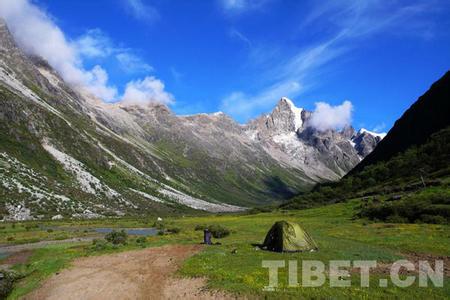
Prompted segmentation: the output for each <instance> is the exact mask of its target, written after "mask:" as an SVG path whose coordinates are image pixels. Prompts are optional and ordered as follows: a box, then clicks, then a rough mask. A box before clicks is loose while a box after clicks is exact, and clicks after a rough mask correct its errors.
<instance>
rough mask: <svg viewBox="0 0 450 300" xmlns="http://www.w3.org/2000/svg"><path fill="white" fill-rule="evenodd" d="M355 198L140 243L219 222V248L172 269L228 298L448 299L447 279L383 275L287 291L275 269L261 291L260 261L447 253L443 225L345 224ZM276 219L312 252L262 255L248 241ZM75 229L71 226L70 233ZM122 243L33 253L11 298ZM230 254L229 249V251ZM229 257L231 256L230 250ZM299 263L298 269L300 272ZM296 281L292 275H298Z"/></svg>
mask: <svg viewBox="0 0 450 300" xmlns="http://www.w3.org/2000/svg"><path fill="white" fill-rule="evenodd" d="M358 205H359V202H358V201H350V202H348V203H340V204H335V205H330V206H324V207H320V208H314V209H308V210H303V211H287V212H283V211H280V212H273V213H264V214H257V215H223V216H216V215H214V216H207V217H204V216H203V217H186V218H172V219H166V220H165V223H166V224H167V226H169V227H170V226H176V227H180V228H181V229H182V230H181V232H180V233H179V234H173V235H164V236H154V237H150V238H148V239H147V244H146V246H161V245H164V244H175V243H179V244H194V243H199V242H200V241H201V240H202V232H201V231H195V230H194V228H195V226H196V225H198V224H208V225H212V224H220V225H222V226H225V227H226V228H228V229H230V230H231V232H232V233H231V235H230V236H228V237H226V238H224V239H221V240H216V241H220V242H221V243H222V244H221V245H215V246H208V247H205V250H204V251H202V252H201V253H199V254H197V255H195V256H193V257H191V258H189V259H188V260H187V261H186V262H185V263H184V265H183V266H182V267H181V269H180V270H179V274H178V275H180V276H188V277H198V276H200V277H207V278H208V287H210V288H212V289H219V290H224V291H227V292H230V293H233V294H240V295H247V296H251V297H253V296H254V297H262V298H264V297H265V298H269V299H270V298H296V299H298V298H309V299H312V298H314V299H323V298H328V299H330V298H332V299H345V298H349V297H353V298H366V299H367V298H370V299H373V298H379V299H381V298H400V299H406V298H409V299H411V298H420V299H433V298H434V299H446V298H448V295H450V278H446V279H445V283H444V288H436V287H429V288H420V287H418V286H417V283H415V285H414V286H412V287H409V288H397V287H393V286H390V287H388V288H380V287H378V280H379V279H380V278H388V275H376V274H371V287H370V288H361V287H359V276H358V274H352V277H351V278H352V284H353V286H352V287H349V288H330V286H329V284H328V283H326V284H325V285H324V286H323V287H321V288H306V287H304V288H302V287H297V288H291V287H288V286H287V270H286V269H280V273H279V279H280V286H279V289H278V290H277V291H276V292H264V291H263V287H264V286H266V285H267V284H268V271H267V269H265V268H262V267H261V263H262V260H285V261H286V262H287V260H298V261H299V262H300V261H301V260H303V259H311V260H321V261H323V262H325V263H326V265H327V264H328V261H330V260H341V259H344V260H377V261H378V262H393V261H395V260H398V259H400V258H404V257H405V254H408V253H410V252H416V253H429V254H434V255H441V256H442V255H444V256H450V235H449V232H450V230H449V229H450V226H448V225H430V224H386V223H371V222H367V221H362V220H352V218H353V216H354V213H355V211H356V210H357V207H358ZM278 220H290V221H294V222H299V223H300V224H301V225H302V226H303V227H304V228H305V229H306V230H307V231H309V233H310V234H311V235H312V237H313V238H314V239H315V241H316V242H317V244H318V246H319V251H318V252H311V253H310V252H307V253H290V254H288V253H273V252H267V251H262V250H259V249H258V248H256V247H255V246H253V245H252V244H257V243H261V242H262V241H263V239H264V237H265V234H266V232H267V231H268V229H269V228H270V226H271V225H272V224H273V223H274V222H275V221H278ZM57 224H58V225H60V226H67V227H73V226H78V227H82V228H83V227H86V228H87V227H94V226H111V225H113V224H114V225H115V226H117V227H142V226H151V224H153V221H152V220H150V219H147V220H136V219H119V220H117V219H116V220H113V219H109V220H91V221H77V222H64V221H63V222H58V223H57ZM78 227H77V228H78ZM138 247H139V246H138V245H137V244H135V243H130V244H129V245H127V246H124V247H119V248H117V249H111V248H110V249H106V250H102V251H100V252H98V251H92V250H90V249H91V248H90V247H88V246H80V245H78V246H74V244H71V245H58V246H56V245H54V246H51V247H47V248H43V249H39V250H37V251H36V252H35V253H34V255H33V256H32V257H31V259H30V262H29V263H28V264H27V265H22V266H19V267H18V268H22V270H23V271H24V272H25V273H26V274H29V275H28V276H26V277H25V278H24V279H22V280H21V281H20V282H19V283H18V285H17V286H16V288H15V290H14V291H13V294H12V295H11V297H10V298H11V299H16V298H17V297H19V296H21V295H24V294H26V293H27V292H29V291H31V290H32V289H34V288H36V287H37V286H39V284H40V282H41V281H42V280H44V279H45V278H47V277H48V276H50V275H52V274H54V273H55V272H57V271H58V270H60V269H61V268H64V267H67V266H68V265H69V264H70V261H71V260H72V259H74V258H76V257H80V256H86V255H99V254H103V253H110V252H115V251H125V250H128V249H135V248H138ZM233 250H236V251H233ZM233 252H235V253H233ZM300 266H301V263H300V265H299V270H300ZM299 278H300V275H299Z"/></svg>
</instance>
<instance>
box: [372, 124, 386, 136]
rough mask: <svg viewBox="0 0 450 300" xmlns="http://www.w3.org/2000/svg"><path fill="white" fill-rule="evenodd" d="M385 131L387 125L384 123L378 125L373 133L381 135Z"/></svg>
mask: <svg viewBox="0 0 450 300" xmlns="http://www.w3.org/2000/svg"><path fill="white" fill-rule="evenodd" d="M384 129H386V123H384V122H382V123H380V124H377V125H376V126H375V127H374V128H373V129H372V131H373V132H378V133H380V132H383V130H384Z"/></svg>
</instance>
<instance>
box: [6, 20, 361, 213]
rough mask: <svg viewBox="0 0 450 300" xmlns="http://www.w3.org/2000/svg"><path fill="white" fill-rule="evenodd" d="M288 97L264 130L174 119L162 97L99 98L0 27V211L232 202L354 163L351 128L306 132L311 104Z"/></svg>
mask: <svg viewBox="0 0 450 300" xmlns="http://www.w3.org/2000/svg"><path fill="white" fill-rule="evenodd" d="M0 23H1V22H0ZM3 41H5V42H3ZM287 100H288V99H287V98H282V99H281V100H280V102H279V105H277V106H276V107H275V108H274V111H273V112H272V113H270V114H269V115H270V116H271V119H272V121H273V124H272V125H270V126H268V127H267V126H266V123H264V122H263V121H261V122H256V121H255V123H249V124H245V125H241V124H238V123H237V122H235V121H234V120H233V119H232V118H231V117H229V116H227V115H226V114H223V113H213V114H197V115H193V116H177V115H175V114H174V113H173V112H172V111H171V110H170V109H169V108H168V107H167V106H165V105H161V104H152V105H149V106H147V107H142V106H133V105H124V104H122V103H115V104H109V103H104V102H103V101H101V100H100V99H98V98H96V97H94V96H92V95H91V94H90V93H88V92H87V91H86V90H84V89H82V88H79V87H72V86H69V85H68V84H66V83H65V82H64V80H63V79H62V78H61V77H60V76H59V75H58V73H57V72H55V71H54V70H53V69H52V68H51V67H50V66H49V64H48V63H47V62H46V61H45V60H43V59H42V58H39V57H35V56H31V57H30V56H28V55H26V54H24V53H23V52H22V50H20V49H19V48H18V47H17V46H16V45H15V44H14V40H13V38H12V36H11V35H10V33H9V31H8V29H7V27H6V25H4V26H2V27H1V28H0V102H1V110H0V128H1V132H2V134H1V135H0V140H1V143H0V153H1V154H2V156H1V158H0V161H1V163H0V183H1V185H0V193H1V194H0V195H1V197H0V199H1V200H2V201H1V202H0V213H1V214H2V215H3V217H4V218H6V219H8V218H10V219H36V218H49V217H51V218H53V217H55V218H56V217H57V218H59V217H60V216H61V217H73V218H75V217H87V218H90V217H101V216H120V215H124V214H172V213H177V212H178V213H192V212H194V211H196V210H204V211H209V212H223V211H242V210H244V209H245V207H251V206H255V205H265V204H270V203H273V202H282V201H283V200H284V199H287V198H289V197H291V196H292V195H294V194H296V193H298V192H300V191H305V190H308V189H309V188H310V187H311V186H312V185H314V184H315V183H316V182H322V181H327V180H335V179H337V178H340V177H342V176H343V175H344V174H345V173H346V172H347V171H348V170H350V168H351V167H353V165H354V164H355V163H357V162H359V160H360V156H359V154H358V152H357V150H356V149H355V147H354V146H353V144H352V143H354V142H352V140H351V139H352V137H350V136H348V134H344V131H342V132H337V131H333V130H331V131H329V132H327V133H322V132H317V131H315V130H311V129H308V128H309V127H307V126H306V123H305V122H304V121H307V119H308V118H309V117H310V113H309V112H306V111H304V110H300V109H297V108H296V107H295V105H294V104H293V103H292V102H290V103H289V101H287ZM296 109H297V110H296ZM299 116H300V117H301V118H302V119H301V120H299V119H298V117H299ZM261 120H262V119H261ZM300 121H301V122H300ZM252 124H253V125H252ZM258 124H259V125H258ZM267 124H268V123H267ZM255 131H256V132H255ZM302 132H305V133H304V136H303V137H302ZM353 132H354V130H353ZM255 134H256V135H255ZM297 146H298V147H297ZM319 146H320V147H322V148H323V149H322V148H320V147H319ZM330 151H331V152H333V151H335V152H336V157H338V158H339V159H335V157H334V156H333V155H330V154H329V153H328V152H330ZM331 152H330V153H331ZM348 157H351V160H349V161H350V162H345V161H344V160H346V159H347V158H348ZM62 199H64V200H62Z"/></svg>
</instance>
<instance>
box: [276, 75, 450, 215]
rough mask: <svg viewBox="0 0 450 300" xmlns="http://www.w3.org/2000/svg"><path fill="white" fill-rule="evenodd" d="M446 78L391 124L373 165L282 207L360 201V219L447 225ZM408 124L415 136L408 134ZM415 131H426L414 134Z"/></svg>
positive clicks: (449, 142)
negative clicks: (393, 127)
mask: <svg viewBox="0 0 450 300" xmlns="http://www.w3.org/2000/svg"><path fill="white" fill-rule="evenodd" d="M448 75H449V73H447V74H446V75H445V76H444V77H443V78H442V79H440V80H439V81H438V82H436V83H435V84H433V86H432V87H431V88H430V90H429V91H428V92H427V93H426V94H425V95H424V96H422V97H420V99H419V101H418V102H416V103H414V104H413V105H412V106H411V108H410V109H408V111H407V112H406V113H405V114H404V115H403V116H402V117H401V118H400V119H399V120H398V121H397V122H396V126H395V130H394V129H393V130H391V131H390V132H389V133H388V136H387V137H386V138H385V139H386V141H387V142H386V143H385V142H384V141H385V140H383V141H382V142H380V143H379V145H378V146H377V147H376V149H375V150H374V151H373V152H372V153H374V154H376V155H374V159H373V160H371V161H366V160H364V161H362V162H361V164H360V165H358V166H357V167H356V168H354V169H353V170H352V172H351V173H349V174H348V175H347V176H345V177H344V178H342V179H341V180H340V181H339V182H334V183H325V184H319V185H317V186H316V187H314V189H313V190H312V191H311V192H309V193H305V194H303V195H300V196H297V197H295V198H293V199H291V201H289V202H287V203H285V204H283V205H282V206H283V207H284V208H291V209H298V208H305V207H310V206H317V205H324V204H328V203H333V202H339V201H345V200H348V199H353V198H359V197H362V200H363V202H362V204H361V207H360V208H361V210H360V212H359V214H358V216H359V217H368V218H371V219H378V220H383V221H389V222H426V223H448V222H450V202H449V188H450V122H449V118H448V116H449V114H448V111H447V113H445V110H446V109H448V106H446V105H448V102H449V100H450V97H449V93H448V91H449V87H450V82H449V77H448ZM439 103H440V104H441V105H440V106H437V104H439ZM441 108H442V109H441ZM422 110H423V111H422ZM437 111H439V113H438V112H437ZM434 112H436V113H434ZM424 116H429V117H430V118H434V120H433V121H432V122H430V126H427V125H426V124H424V123H425V121H426V120H425V119H424V118H423V117H424ZM408 124H410V125H411V132H413V133H417V134H418V135H419V136H417V137H415V136H410V135H409V133H408V130H407V129H408V127H406V125H408ZM417 124H420V125H417ZM420 126H424V127H427V128H425V129H418V127H420ZM441 126H443V128H440V127H441ZM436 130H437V131H436ZM427 134H428V136H427ZM389 136H390V138H389V139H388V137H389ZM385 150H386V153H385V152H384V151H385ZM370 157H371V155H369V156H368V158H370Z"/></svg>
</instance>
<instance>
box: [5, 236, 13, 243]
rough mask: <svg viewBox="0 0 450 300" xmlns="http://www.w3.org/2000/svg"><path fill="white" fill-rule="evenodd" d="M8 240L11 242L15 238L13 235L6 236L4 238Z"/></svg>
mask: <svg viewBox="0 0 450 300" xmlns="http://www.w3.org/2000/svg"><path fill="white" fill-rule="evenodd" d="M6 240H7V241H8V242H12V241H14V240H15V238H14V237H13V236H8V238H7V239H6Z"/></svg>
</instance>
